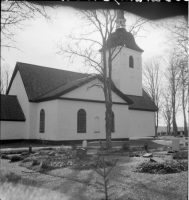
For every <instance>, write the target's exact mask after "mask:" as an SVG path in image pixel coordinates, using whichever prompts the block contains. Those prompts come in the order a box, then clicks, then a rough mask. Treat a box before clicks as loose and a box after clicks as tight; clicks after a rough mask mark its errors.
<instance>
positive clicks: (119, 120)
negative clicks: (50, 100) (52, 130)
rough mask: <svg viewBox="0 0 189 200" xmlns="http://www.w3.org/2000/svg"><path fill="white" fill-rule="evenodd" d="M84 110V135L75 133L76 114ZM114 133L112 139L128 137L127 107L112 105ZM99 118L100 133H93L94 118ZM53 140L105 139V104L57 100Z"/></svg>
mask: <svg viewBox="0 0 189 200" xmlns="http://www.w3.org/2000/svg"><path fill="white" fill-rule="evenodd" d="M80 109H84V110H85V111H86V115H87V117H86V118H87V122H86V123H87V125H86V133H77V113H78V111H79V110H80ZM113 112H114V116H115V133H112V138H128V137H129V118H128V106H127V105H113ZM96 117H98V118H99V122H100V132H99V133H96V132H95V118H96ZM57 127H58V130H57V134H56V138H55V140H84V139H86V140H87V139H105V104H103V103H92V102H81V101H68V100H58V122H57Z"/></svg>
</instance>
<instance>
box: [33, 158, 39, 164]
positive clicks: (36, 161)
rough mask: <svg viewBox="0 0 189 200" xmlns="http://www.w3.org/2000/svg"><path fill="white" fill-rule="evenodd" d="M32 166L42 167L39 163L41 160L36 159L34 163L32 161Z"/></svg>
mask: <svg viewBox="0 0 189 200" xmlns="http://www.w3.org/2000/svg"><path fill="white" fill-rule="evenodd" d="M32 165H40V162H39V160H36V159H35V160H33V161H32Z"/></svg>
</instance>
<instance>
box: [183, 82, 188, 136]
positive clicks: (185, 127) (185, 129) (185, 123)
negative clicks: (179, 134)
mask: <svg viewBox="0 0 189 200" xmlns="http://www.w3.org/2000/svg"><path fill="white" fill-rule="evenodd" d="M183 85H184V84H183ZM185 108H186V107H185V89H184V87H183V88H182V110H183V117H184V136H185V137H187V122H186V112H185Z"/></svg>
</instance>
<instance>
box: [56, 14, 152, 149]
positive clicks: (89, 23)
mask: <svg viewBox="0 0 189 200" xmlns="http://www.w3.org/2000/svg"><path fill="white" fill-rule="evenodd" d="M116 15H117V12H116V11H113V10H88V11H84V10H80V11H79V17H81V20H82V22H83V24H82V26H80V31H81V29H83V32H84V33H82V34H80V36H75V35H74V34H70V35H69V36H68V37H67V42H66V43H64V44H62V43H61V42H59V43H58V44H57V48H58V52H57V53H58V54H59V55H63V56H64V57H68V58H69V59H70V61H73V60H74V58H75V57H76V56H79V57H82V58H83V59H84V65H85V66H87V67H88V68H90V69H92V71H93V72H97V73H98V74H100V77H101V80H102V83H103V84H101V83H100V82H96V83H94V84H93V85H92V86H91V87H94V86H97V87H99V88H101V89H102V90H103V92H104V96H105V107H106V113H105V116H106V117H105V120H106V146H107V148H110V147H111V128H112V86H113V82H112V61H113V60H114V59H115V57H116V56H117V54H118V53H119V52H120V51H121V49H122V47H123V45H124V43H123V42H122V39H123V38H122V37H120V38H119V39H118V41H114V42H113V41H112V39H111V34H112V33H113V31H114V27H115V25H116ZM147 21H148V20H143V22H142V21H141V20H139V21H137V22H136V23H135V24H132V26H131V27H130V31H131V32H133V31H135V35H136V34H137V32H138V31H139V29H140V26H141V25H142V24H143V23H145V22H147ZM135 27H136V29H135ZM99 49H100V53H101V55H100V54H99Z"/></svg>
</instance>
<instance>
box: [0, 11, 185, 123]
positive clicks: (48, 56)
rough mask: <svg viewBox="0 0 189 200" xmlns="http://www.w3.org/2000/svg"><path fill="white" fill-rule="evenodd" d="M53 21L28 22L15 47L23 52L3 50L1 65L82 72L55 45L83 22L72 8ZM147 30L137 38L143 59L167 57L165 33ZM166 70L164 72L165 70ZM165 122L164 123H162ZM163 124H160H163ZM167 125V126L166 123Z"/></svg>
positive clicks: (79, 64)
mask: <svg viewBox="0 0 189 200" xmlns="http://www.w3.org/2000/svg"><path fill="white" fill-rule="evenodd" d="M49 12H50V14H51V21H47V20H46V19H44V18H43V17H41V16H37V17H36V18H35V19H34V20H31V21H26V22H25V25H26V27H25V29H24V30H22V31H18V33H17V35H16V37H15V40H16V46H17V47H18V48H19V49H21V51H18V50H14V49H10V50H8V49H1V55H2V56H3V59H4V60H1V66H9V68H10V69H11V70H12V71H13V69H14V67H15V65H16V62H25V63H30V64H36V65H40V66H45V67H52V68H58V69H64V70H69V71H77V72H78V71H80V72H81V71H82V70H83V72H85V71H84V70H85V68H83V64H82V60H81V59H79V58H78V59H77V60H76V61H75V62H74V63H70V62H69V60H68V59H65V58H62V57H61V56H59V55H57V54H56V51H57V49H56V45H55V44H56V42H58V41H59V40H62V41H66V35H68V34H69V33H70V31H72V30H74V31H75V30H77V29H78V31H79V24H80V21H79V19H78V17H77V15H76V11H75V10H74V9H72V8H69V7H64V8H58V9H56V11H54V10H49ZM134 18H135V16H133V15H130V16H129V17H128V18H127V17H126V20H127V21H126V23H128V24H129V23H131V22H132V20H133V19H134ZM144 28H145V30H147V31H142V30H141V32H140V35H142V36H145V37H136V38H135V40H136V43H137V44H138V46H139V47H140V48H142V49H143V50H144V52H143V54H142V60H143V61H145V60H148V59H150V58H151V57H154V56H164V55H165V52H166V51H167V49H169V48H170V47H169V45H168V44H166V42H165V35H166V34H167V33H166V32H165V30H162V29H159V28H153V27H152V26H150V25H149V24H146V25H145V26H144ZM162 70H163V69H162ZM177 121H178V125H179V126H182V124H183V123H182V117H178V120H177ZM162 123H163V122H162ZM160 125H161V123H160ZM163 125H164V124H163Z"/></svg>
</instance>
